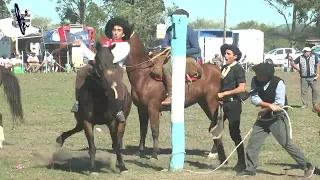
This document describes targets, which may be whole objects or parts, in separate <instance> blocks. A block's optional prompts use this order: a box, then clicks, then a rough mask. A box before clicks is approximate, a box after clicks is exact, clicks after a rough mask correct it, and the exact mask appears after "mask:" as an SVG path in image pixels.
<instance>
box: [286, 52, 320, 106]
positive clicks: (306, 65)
mask: <svg viewBox="0 0 320 180" xmlns="http://www.w3.org/2000/svg"><path fill="white" fill-rule="evenodd" d="M302 52H303V55H301V56H299V57H297V58H296V59H295V60H294V61H292V63H291V66H292V67H293V68H294V69H296V70H297V71H298V72H299V73H300V82H301V101H302V104H303V105H302V107H301V108H302V109H305V108H306V107H308V88H309V86H310V87H311V89H312V105H313V106H315V105H316V104H317V101H318V89H317V79H318V77H319V60H318V58H317V57H316V56H315V55H314V54H311V48H310V47H305V48H303V50H302ZM297 64H299V67H297Z"/></svg>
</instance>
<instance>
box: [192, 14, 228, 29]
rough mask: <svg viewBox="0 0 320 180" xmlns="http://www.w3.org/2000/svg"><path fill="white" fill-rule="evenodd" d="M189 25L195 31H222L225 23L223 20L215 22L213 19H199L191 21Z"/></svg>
mask: <svg viewBox="0 0 320 180" xmlns="http://www.w3.org/2000/svg"><path fill="white" fill-rule="evenodd" d="M188 25H189V26H190V27H192V28H194V29H222V28H223V21H222V20H219V21H215V20H213V19H206V18H200V17H197V18H196V19H195V20H193V21H191V22H190V23H189V24H188Z"/></svg>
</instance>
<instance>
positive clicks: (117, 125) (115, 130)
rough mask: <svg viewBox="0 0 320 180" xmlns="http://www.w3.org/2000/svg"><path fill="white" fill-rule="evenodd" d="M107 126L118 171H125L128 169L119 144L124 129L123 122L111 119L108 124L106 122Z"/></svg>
mask: <svg viewBox="0 0 320 180" xmlns="http://www.w3.org/2000/svg"><path fill="white" fill-rule="evenodd" d="M108 127H109V131H110V135H111V138H112V148H113V150H114V151H115V153H116V155H117V167H118V168H119V170H120V172H125V171H127V170H128V169H127V168H126V166H125V164H124V161H123V158H122V153H121V144H122V138H123V134H124V130H125V122H116V121H113V122H111V123H110V124H108Z"/></svg>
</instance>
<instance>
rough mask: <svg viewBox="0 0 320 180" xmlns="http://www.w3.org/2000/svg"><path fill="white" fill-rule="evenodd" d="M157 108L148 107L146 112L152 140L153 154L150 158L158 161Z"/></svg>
mask: <svg viewBox="0 0 320 180" xmlns="http://www.w3.org/2000/svg"><path fill="white" fill-rule="evenodd" d="M158 109H159V108H157V107H154V106H148V112H149V117H150V124H151V132H152V138H153V152H152V158H154V159H158V152H159V124H160V122H159V118H160V117H159V116H160V115H159V111H158Z"/></svg>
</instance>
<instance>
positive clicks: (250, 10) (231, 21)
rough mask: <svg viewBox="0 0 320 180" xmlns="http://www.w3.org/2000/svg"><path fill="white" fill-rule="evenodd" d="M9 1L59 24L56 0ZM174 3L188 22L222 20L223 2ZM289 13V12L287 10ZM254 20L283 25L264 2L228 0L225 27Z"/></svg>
mask: <svg viewBox="0 0 320 180" xmlns="http://www.w3.org/2000/svg"><path fill="white" fill-rule="evenodd" d="M52 1H53V2H51V1H50V0H11V3H10V4H9V10H10V9H12V8H13V6H14V3H18V5H19V7H20V10H22V9H29V10H31V14H33V15H34V14H37V15H40V16H45V17H50V18H51V19H52V20H53V22H54V23H58V22H59V16H58V13H57V12H56V11H55V6H56V5H55V3H54V2H55V1H56V0H52ZM172 2H174V3H175V4H176V5H178V6H179V8H183V9H185V10H187V11H188V12H189V13H190V20H193V19H195V18H196V17H197V16H198V17H202V18H209V19H213V20H223V12H224V0H195V1H194V0H165V4H166V5H171V4H172ZM289 11H290V10H289ZM249 20H255V21H258V22H263V23H267V24H268V23H274V24H276V25H279V24H285V21H284V18H283V17H282V16H281V15H280V14H278V13H277V12H276V11H275V10H274V9H272V8H270V7H269V6H268V4H267V3H266V2H264V0H228V17H227V26H228V27H230V26H234V25H236V24H238V23H239V22H242V21H249Z"/></svg>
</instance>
